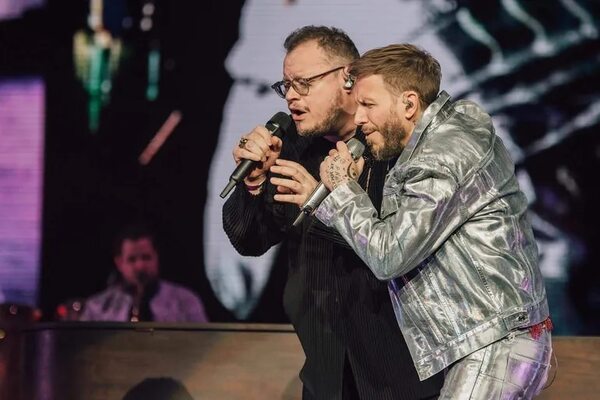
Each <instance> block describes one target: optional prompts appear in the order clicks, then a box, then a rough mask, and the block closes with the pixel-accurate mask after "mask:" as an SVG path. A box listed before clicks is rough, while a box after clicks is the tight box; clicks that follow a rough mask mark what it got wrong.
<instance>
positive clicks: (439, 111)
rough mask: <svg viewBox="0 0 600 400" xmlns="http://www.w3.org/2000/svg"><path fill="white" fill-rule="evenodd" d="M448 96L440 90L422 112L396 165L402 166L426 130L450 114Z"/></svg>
mask: <svg viewBox="0 0 600 400" xmlns="http://www.w3.org/2000/svg"><path fill="white" fill-rule="evenodd" d="M449 100H450V95H449V94H448V93H446V91H445V90H442V91H441V92H440V94H439V95H438V97H437V99H435V101H434V102H433V103H431V104H430V105H429V107H427V108H426V109H425V112H423V116H422V117H421V119H420V120H419V122H417V125H416V126H415V130H414V131H413V133H412V136H411V137H410V139H409V140H408V143H407V144H406V147H405V148H404V151H402V154H401V155H400V158H399V159H398V162H397V163H396V165H401V164H404V163H405V162H406V161H408V160H409V159H410V157H411V156H412V154H413V153H414V151H415V148H416V147H417V144H419V142H420V141H421V137H422V136H423V134H424V133H425V131H426V130H427V128H428V127H429V126H432V127H435V126H437V125H438V124H439V123H441V122H442V121H443V120H445V119H446V118H447V117H448V113H449V112H450V104H451V103H449Z"/></svg>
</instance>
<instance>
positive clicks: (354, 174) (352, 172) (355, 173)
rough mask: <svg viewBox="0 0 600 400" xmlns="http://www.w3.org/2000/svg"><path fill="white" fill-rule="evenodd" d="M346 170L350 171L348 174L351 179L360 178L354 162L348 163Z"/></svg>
mask: <svg viewBox="0 0 600 400" xmlns="http://www.w3.org/2000/svg"><path fill="white" fill-rule="evenodd" d="M346 172H347V173H348V176H349V177H350V179H352V180H354V181H355V180H356V178H358V170H357V168H356V165H355V164H354V163H350V164H348V171H346Z"/></svg>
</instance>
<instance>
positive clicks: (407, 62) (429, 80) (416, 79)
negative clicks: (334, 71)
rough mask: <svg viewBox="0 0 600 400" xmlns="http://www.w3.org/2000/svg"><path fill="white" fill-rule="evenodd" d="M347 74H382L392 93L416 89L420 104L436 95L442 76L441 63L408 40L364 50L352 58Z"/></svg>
mask: <svg viewBox="0 0 600 400" xmlns="http://www.w3.org/2000/svg"><path fill="white" fill-rule="evenodd" d="M350 74H351V75H352V76H354V77H355V78H356V79H359V78H361V77H365V76H369V75H381V76H382V77H383V81H384V82H385V83H387V84H388V85H389V86H390V87H389V89H390V91H391V92H392V93H396V94H398V95H399V94H400V93H402V92H404V91H407V90H413V91H415V92H416V93H417V94H418V95H419V99H420V101H421V105H422V106H423V108H426V107H427V106H428V105H429V104H431V103H432V102H433V101H434V100H435V99H436V97H437V95H438V93H439V91H440V82H441V80H442V69H441V67H440V63H439V62H438V61H437V60H436V59H435V58H433V56H431V54H429V53H428V52H426V51H425V50H423V49H420V48H419V47H417V46H414V45H412V44H409V43H402V44H392V45H389V46H385V47H380V48H376V49H373V50H369V51H367V52H365V53H364V54H363V55H362V56H361V57H360V58H359V59H358V60H355V61H354V62H352V65H351V67H350Z"/></svg>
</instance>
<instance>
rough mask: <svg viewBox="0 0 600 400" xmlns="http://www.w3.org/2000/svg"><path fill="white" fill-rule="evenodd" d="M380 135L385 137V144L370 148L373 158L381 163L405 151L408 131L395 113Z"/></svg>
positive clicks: (391, 115) (383, 126)
mask: <svg viewBox="0 0 600 400" xmlns="http://www.w3.org/2000/svg"><path fill="white" fill-rule="evenodd" d="M379 133H381V136H382V137H383V144H382V145H381V146H380V147H373V145H371V146H370V147H371V154H372V155H373V158H374V159H376V160H380V161H381V160H389V159H391V158H394V157H397V156H399V155H400V153H402V151H403V150H404V144H403V141H404V140H405V139H406V137H407V136H408V131H407V130H406V128H404V127H403V126H402V124H401V122H400V118H398V115H397V114H396V113H395V112H392V113H391V114H390V118H389V119H388V120H387V121H386V122H385V123H384V124H383V125H382V126H381V129H379Z"/></svg>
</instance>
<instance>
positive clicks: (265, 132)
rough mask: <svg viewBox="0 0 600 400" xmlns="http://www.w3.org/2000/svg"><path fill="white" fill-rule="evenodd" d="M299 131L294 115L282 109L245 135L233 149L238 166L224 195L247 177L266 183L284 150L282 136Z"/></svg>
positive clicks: (222, 193) (253, 180)
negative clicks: (265, 180)
mask: <svg viewBox="0 0 600 400" xmlns="http://www.w3.org/2000/svg"><path fill="white" fill-rule="evenodd" d="M295 132H296V125H295V124H294V121H292V118H291V117H290V116H289V115H288V114H286V113H284V112H278V113H277V114H275V115H274V116H273V117H272V118H271V119H270V120H269V122H267V124H266V125H265V126H257V127H256V128H254V129H253V130H252V132H250V133H248V134H247V135H244V136H242V138H241V139H240V141H239V143H238V144H237V145H236V146H235V148H234V149H233V158H234V160H235V161H236V163H237V167H236V169H235V170H234V171H233V172H232V174H231V176H230V177H229V183H228V184H227V186H225V188H224V189H223V191H222V192H221V197H222V198H225V197H226V196H227V195H228V194H229V192H230V191H231V189H233V188H234V187H235V185H236V184H237V183H238V182H241V181H242V180H243V179H246V178H247V179H249V180H251V181H252V182H256V183H262V182H264V179H265V176H266V173H267V171H268V170H269V168H270V167H271V166H272V165H274V164H275V160H276V159H277V158H278V157H279V154H280V153H281V146H282V141H281V137H282V136H283V135H284V134H295ZM261 178H262V179H261Z"/></svg>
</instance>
